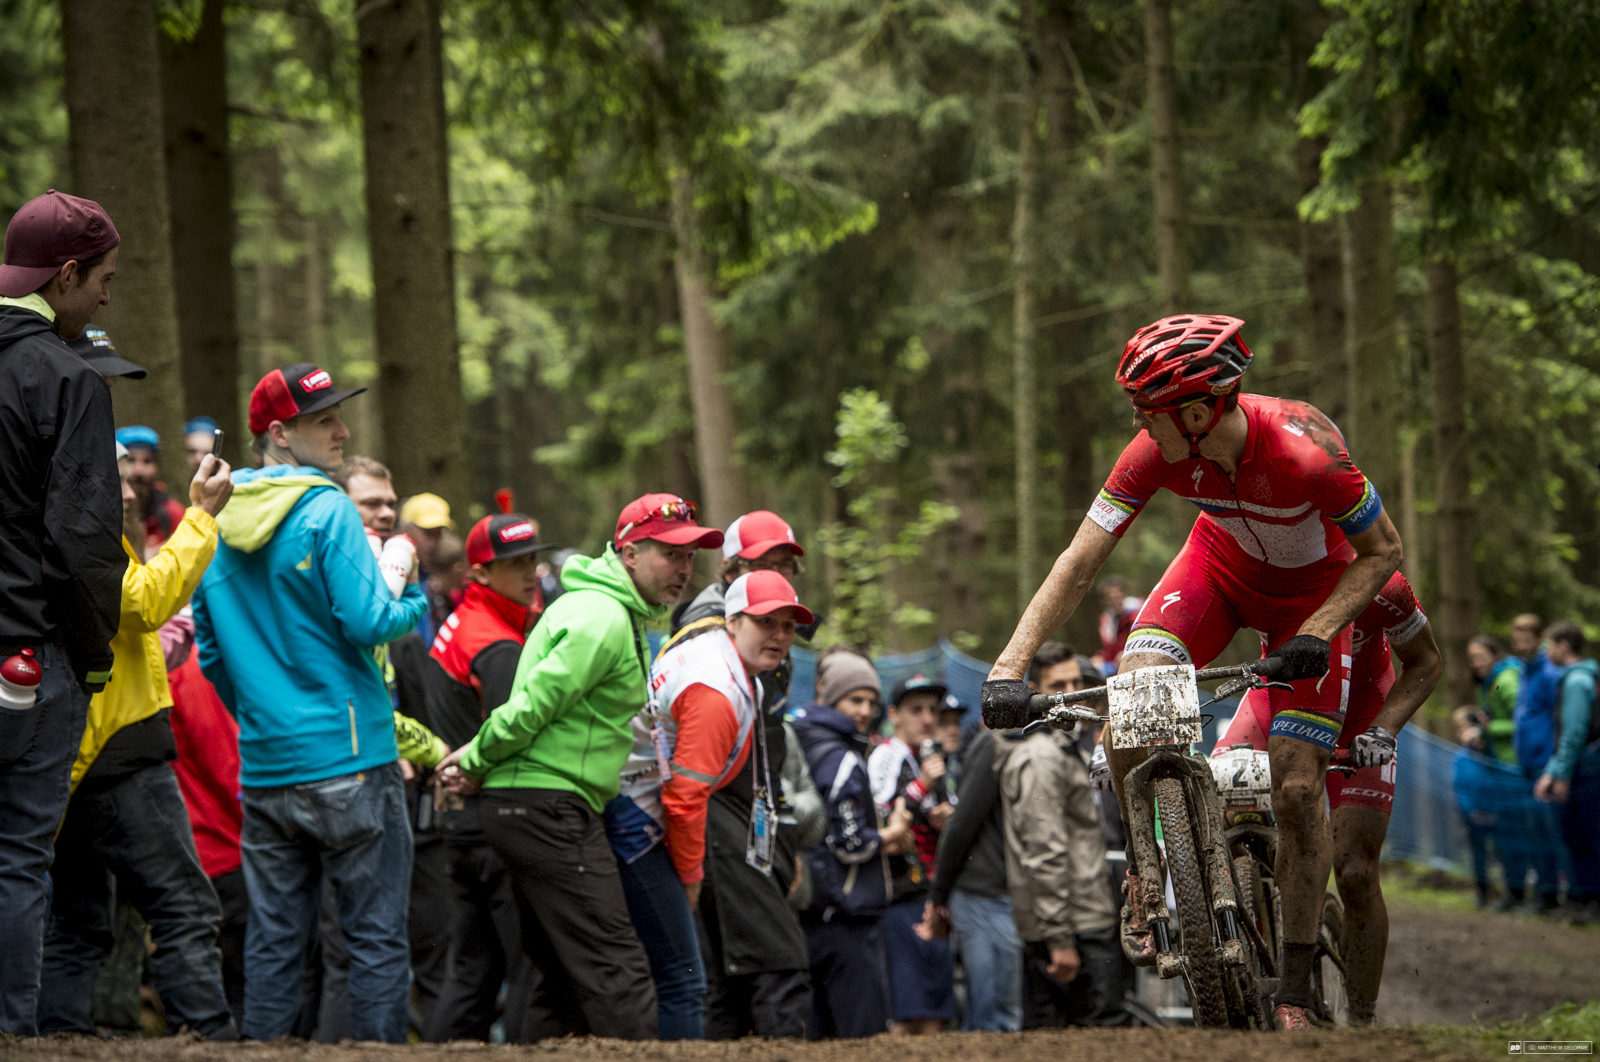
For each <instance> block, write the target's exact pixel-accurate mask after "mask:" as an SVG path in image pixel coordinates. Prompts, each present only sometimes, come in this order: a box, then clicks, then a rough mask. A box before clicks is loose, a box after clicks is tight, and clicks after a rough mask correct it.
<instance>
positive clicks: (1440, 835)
mask: <svg viewBox="0 0 1600 1062" xmlns="http://www.w3.org/2000/svg"><path fill="white" fill-rule="evenodd" d="M660 641H661V639H660V636H659V634H657V633H656V632H651V635H650V649H651V653H652V655H653V654H654V653H655V652H656V651H657V650H658V649H659V648H660ZM793 656H794V677H793V679H792V681H791V682H790V684H789V703H790V704H804V703H806V702H807V701H810V700H811V699H813V698H814V697H815V696H816V685H817V654H816V653H815V652H813V651H812V650H809V649H803V648H796V649H795V650H794V653H793ZM874 664H875V665H876V667H877V670H878V675H879V677H880V678H882V679H883V688H884V692H885V693H887V692H888V690H889V688H890V687H891V686H893V685H894V684H895V683H896V682H898V681H899V680H901V679H903V678H907V677H909V676H911V675H915V674H917V673H919V672H920V673H922V674H924V675H929V676H934V675H937V676H939V678H940V679H941V680H942V681H943V682H944V684H945V685H946V686H947V687H948V688H949V690H950V692H951V693H952V694H954V695H955V697H956V699H957V700H958V701H960V702H961V704H962V706H963V707H964V708H965V709H966V713H967V719H966V721H967V723H968V724H969V725H973V726H976V725H977V723H978V721H979V719H980V718H981V711H980V709H979V704H978V694H979V691H980V689H981V687H982V686H983V680H984V679H985V678H987V677H988V675H989V665H988V664H986V663H984V662H983V661H982V660H978V659H976V658H974V657H971V656H968V655H967V654H965V653H963V652H962V651H961V650H959V649H957V648H956V647H955V646H954V645H952V644H950V642H949V641H948V640H944V639H941V640H940V642H939V644H938V645H935V646H933V647H931V648H928V649H923V650H920V651H917V652H913V653H894V654H888V655H885V656H880V657H878V658H877V659H876V660H875V661H874ZM1236 707H1237V702H1232V703H1224V704H1217V705H1213V706H1212V707H1210V708H1208V709H1207V712H1208V713H1211V714H1214V716H1215V718H1214V719H1213V720H1212V721H1211V722H1210V723H1209V724H1208V725H1207V726H1206V728H1205V737H1204V741H1203V742H1202V749H1201V751H1203V752H1209V751H1210V748H1211V746H1212V744H1214V743H1215V742H1216V740H1217V735H1218V734H1219V733H1221V732H1222V730H1223V729H1225V728H1226V726H1227V724H1228V721H1229V720H1230V719H1231V718H1232V716H1233V712H1234V710H1235V708H1236ZM1398 761H1399V770H1398V771H1397V772H1396V775H1395V796H1394V811H1393V813H1392V814H1391V815H1390V818H1389V837H1388V841H1387V842H1386V843H1385V845H1384V856H1383V857H1384V858H1385V859H1390V860H1405V861H1407V862H1415V863H1423V864H1426V865H1428V866H1431V867H1434V868H1436V869H1439V870H1447V871H1451V872H1454V873H1458V874H1463V875H1468V874H1472V873H1473V871H1474V869H1475V863H1477V861H1478V860H1479V859H1487V860H1488V862H1489V863H1490V864H1498V865H1500V866H1502V867H1503V868H1504V872H1505V879H1506V881H1507V882H1509V883H1512V884H1516V885H1521V884H1522V883H1523V882H1524V881H1526V880H1527V875H1528V873H1529V872H1532V873H1533V874H1535V875H1537V878H1538V881H1539V882H1541V883H1551V884H1549V885H1548V886H1547V885H1545V884H1540V885H1538V886H1537V888H1539V889H1540V891H1550V892H1554V891H1555V887H1554V884H1553V883H1554V882H1555V881H1556V880H1557V879H1556V875H1557V873H1561V874H1563V875H1566V876H1567V877H1568V880H1571V879H1570V873H1571V872H1570V869H1569V861H1568V858H1567V853H1566V847H1565V845H1564V844H1563V843H1562V840H1561V829H1560V826H1559V824H1558V822H1557V819H1556V814H1557V813H1556V811H1555V810H1554V808H1553V807H1552V806H1551V805H1549V804H1543V803H1540V802H1539V801H1537V800H1535V799H1533V783H1532V782H1531V781H1529V780H1528V779H1527V778H1524V777H1523V774H1522V772H1521V771H1520V770H1519V769H1518V768H1516V767H1514V766H1509V765H1507V764H1504V763H1501V762H1499V761H1497V760H1492V759H1489V758H1487V757H1485V756H1481V755H1479V754H1477V753H1475V752H1472V751H1470V750H1468V749H1465V748H1461V747H1460V746H1458V745H1455V744H1454V743H1452V742H1449V741H1446V740H1444V739H1443V738H1440V737H1437V736H1435V735H1433V734H1430V733H1428V732H1427V731H1426V730H1423V729H1421V728H1420V727H1416V726H1408V727H1406V728H1405V729H1404V730H1403V731H1401V733H1400V743H1399V755H1398ZM1490 876H1492V875H1490Z"/></svg>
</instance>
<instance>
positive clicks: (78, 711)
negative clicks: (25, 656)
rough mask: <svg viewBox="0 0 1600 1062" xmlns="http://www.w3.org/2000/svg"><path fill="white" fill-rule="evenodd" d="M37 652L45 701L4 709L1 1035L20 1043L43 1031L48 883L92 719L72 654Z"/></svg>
mask: <svg viewBox="0 0 1600 1062" xmlns="http://www.w3.org/2000/svg"><path fill="white" fill-rule="evenodd" d="M34 652H35V654H36V656H37V659H38V661H39V664H40V666H41V668H42V669H43V671H44V678H43V680H42V681H41V682H40V683H39V691H38V700H37V701H36V703H35V704H34V706H33V707H32V708H28V709H25V710H23V711H11V710H9V709H0V1033H10V1034H12V1035H13V1036H33V1035H35V1034H36V1033H37V1032H38V1028H39V1026H38V1021H37V1011H38V1006H39V968H40V965H41V963H42V962H43V958H44V952H43V946H44V926H45V918H46V916H47V915H48V913H49V906H50V903H49V885H48V879H47V875H48V874H49V872H50V863H51V861H52V860H54V858H55V836H56V828H57V827H58V826H60V825H61V816H62V815H63V814H64V813H65V812H66V810H67V796H68V784H69V783H70V781H71V778H72V763H73V761H74V760H75V759H77V756H78V743H79V742H80V741H82V740H83V727H84V723H85V722H86V721H87V720H88V718H89V695H88V694H87V693H85V692H83V690H82V689H80V688H79V686H78V682H77V680H76V679H75V678H73V677H72V667H71V665H70V664H69V663H68V662H67V654H66V652H65V651H64V650H63V649H62V648H61V647H60V646H57V645H41V646H38V647H37V648H36V649H35V650H34ZM6 655H7V656H9V655H10V654H9V653H7V654H6Z"/></svg>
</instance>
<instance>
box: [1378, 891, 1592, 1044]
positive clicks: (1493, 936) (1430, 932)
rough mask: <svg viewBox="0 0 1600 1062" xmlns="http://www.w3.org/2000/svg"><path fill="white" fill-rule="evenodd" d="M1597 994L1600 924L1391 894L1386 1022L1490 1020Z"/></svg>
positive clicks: (1382, 1017) (1381, 1012)
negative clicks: (1445, 905) (1456, 907)
mask: <svg viewBox="0 0 1600 1062" xmlns="http://www.w3.org/2000/svg"><path fill="white" fill-rule="evenodd" d="M1592 999H1600V929H1596V928H1593V927H1590V928H1585V929H1574V928H1573V927H1572V926H1570V925H1567V924H1566V923H1564V922H1555V921H1552V920H1550V919H1546V918H1540V917H1537V916H1533V915H1524V914H1500V913H1495V912H1485V911H1452V910H1448V909H1441V908H1439V907H1438V906H1435V905H1432V904H1420V903H1417V902H1415V901H1408V900H1406V899H1404V898H1391V899H1390V900H1389V955H1388V960H1387V961H1386V962H1385V963H1384V972H1383V992H1382V993H1381V994H1380V995H1379V997H1378V1020H1379V1022H1380V1023H1382V1024H1385V1025H1422V1024H1429V1025H1471V1024H1476V1023H1484V1024H1487V1023H1492V1022H1495V1021H1500V1020H1504V1019H1518V1018H1526V1017H1532V1016H1534V1015H1536V1014H1542V1013H1544V1012H1545V1011H1547V1010H1549V1009H1550V1008H1551V1007H1553V1006H1555V1005H1557V1004H1558V1003H1566V1002H1576V1003H1584V1002H1587V1001H1589V1000H1592Z"/></svg>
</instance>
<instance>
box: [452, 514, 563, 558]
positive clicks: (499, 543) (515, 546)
mask: <svg viewBox="0 0 1600 1062" xmlns="http://www.w3.org/2000/svg"><path fill="white" fill-rule="evenodd" d="M555 548H556V546H555V543H553V542H540V541H539V532H538V530H536V529H535V528H534V526H533V521H532V520H530V519H529V518H528V517H526V516H523V515H522V514H521V513H496V514H495V515H493V516H485V517H484V518H483V519H482V520H479V521H478V522H477V523H475V524H473V525H472V530H471V531H468V532H467V563H468V564H488V563H489V562H490V561H497V560H507V559H508V558H511V557H520V556H522V555H524V554H526V553H540V552H542V551H544V550H547V549H555Z"/></svg>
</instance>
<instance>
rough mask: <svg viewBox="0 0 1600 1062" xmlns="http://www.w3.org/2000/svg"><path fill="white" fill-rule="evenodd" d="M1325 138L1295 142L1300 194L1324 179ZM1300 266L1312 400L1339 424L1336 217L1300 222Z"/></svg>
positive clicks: (1341, 311)
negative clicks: (1305, 311)
mask: <svg viewBox="0 0 1600 1062" xmlns="http://www.w3.org/2000/svg"><path fill="white" fill-rule="evenodd" d="M1324 146H1325V144H1324V141H1321V140H1310V139H1307V138H1304V137H1302V138H1301V139H1300V140H1298V141H1296V142H1295V169H1296V171H1297V175H1298V176H1299V180H1300V194H1301V195H1302V196H1304V195H1306V194H1307V193H1308V192H1310V191H1311V190H1312V189H1314V188H1316V187H1317V185H1318V184H1319V183H1321V180H1322V171H1321V162H1322V149H1323V147H1324ZM1300 266H1301V269H1302V270H1303V271H1304V273H1305V278H1306V302H1307V307H1306V309H1307V316H1308V318H1309V320H1308V321H1307V326H1308V328H1307V330H1308V333H1309V334H1308V338H1309V340H1310V342H1309V343H1308V344H1307V345H1306V350H1307V353H1308V354H1309V355H1310V358H1311V394H1312V402H1313V404H1314V405H1315V406H1316V407H1317V408H1318V409H1320V410H1322V412H1324V413H1326V414H1327V415H1328V416H1329V418H1331V419H1332V420H1333V421H1334V423H1336V424H1339V425H1341V426H1342V425H1343V424H1344V422H1345V413H1346V411H1347V409H1348V407H1349V403H1350V372H1349V364H1348V358H1349V351H1348V349H1347V347H1348V343H1347V337H1346V333H1347V331H1348V329H1349V320H1348V314H1347V313H1346V310H1345V301H1344V254H1343V250H1342V248H1341V246H1340V241H1339V223H1338V222H1337V221H1302V222H1300Z"/></svg>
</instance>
